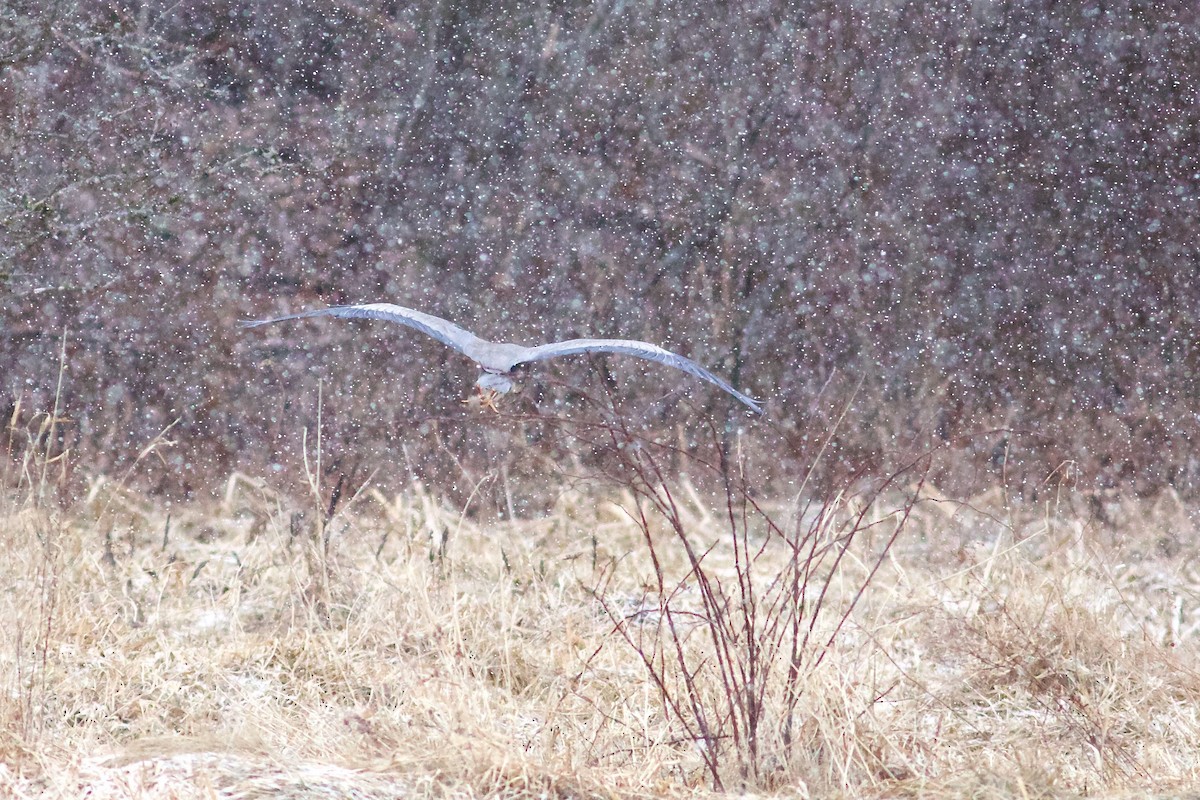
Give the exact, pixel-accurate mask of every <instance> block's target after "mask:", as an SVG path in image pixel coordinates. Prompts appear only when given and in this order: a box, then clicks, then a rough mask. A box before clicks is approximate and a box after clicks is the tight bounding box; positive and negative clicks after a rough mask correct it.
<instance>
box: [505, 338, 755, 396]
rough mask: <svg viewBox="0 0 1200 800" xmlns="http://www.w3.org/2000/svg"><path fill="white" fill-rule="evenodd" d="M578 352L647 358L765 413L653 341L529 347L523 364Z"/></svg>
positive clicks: (585, 341) (596, 341)
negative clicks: (711, 385) (723, 391)
mask: <svg viewBox="0 0 1200 800" xmlns="http://www.w3.org/2000/svg"><path fill="white" fill-rule="evenodd" d="M576 353H620V354H622V355H627V356H636V357H638V358H644V359H646V360H647V361H656V362H658V363H659V364H666V365H667V366H668V367H674V368H675V369H678V370H683V371H684V372H686V373H688V374H689V375H695V376H696V377H697V378H699V379H701V380H704V381H708V382H709V383H711V384H713V385H714V386H720V387H721V388H722V389H724V390H725V391H727V392H729V393H730V394H731V395H733V396H734V397H736V398H737V399H738V400H740V401H741V402H742V403H744V404H745V405H746V406H747V407H748V408H749V409H750V410H752V411H754V412H755V413H756V414H761V413H763V410H762V406H760V405H759V404H758V401H756V400H755V399H754V398H753V397H749V396H748V395H744V394H742V393H741V392H739V391H738V390H737V389H734V388H733V387H732V386H730V385H729V384H728V383H726V382H725V381H723V380H721V379H720V378H718V377H717V376H716V375H713V374H712V373H711V372H709V371H708V370H706V369H705V368H704V367H702V366H700V365H699V364H697V363H696V362H695V361H692V360H691V359H690V358H684V357H683V356H681V355H678V354H676V353H672V352H671V351H670V350H664V349H663V348H661V347H658V346H657V345H653V344H650V343H649V342H638V341H634V340H632V339H570V340H568V341H565V342H554V343H552V344H543V345H541V346H539V347H531V348H529V351H528V355H527V357H526V358H524V359H522V363H524V362H526V361H545V360H546V359H548V358H557V357H558V356H569V355H574V354H576Z"/></svg>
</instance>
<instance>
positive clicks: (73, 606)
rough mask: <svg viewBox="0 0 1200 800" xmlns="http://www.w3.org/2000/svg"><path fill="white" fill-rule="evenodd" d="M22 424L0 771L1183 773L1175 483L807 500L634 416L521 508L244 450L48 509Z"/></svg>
mask: <svg viewBox="0 0 1200 800" xmlns="http://www.w3.org/2000/svg"><path fill="white" fill-rule="evenodd" d="M60 412H61V409H60ZM57 413H59V412H55V413H54V414H51V416H52V417H54V416H56V415H57ZM44 425H45V420H44V419H43V418H41V417H39V416H37V415H30V416H29V417H28V418H26V417H23V416H21V415H14V418H13V420H11V421H10V427H11V428H13V429H14V430H15V429H22V430H28V431H30V432H32V434H36V433H37V431H39V430H41V427H42V426H44ZM599 430H603V429H599ZM609 435H610V436H611V431H609ZM10 440H15V441H25V442H26V443H27V447H28V448H29V449H30V451H29V452H27V453H25V454H21V453H16V454H10V455H13V458H10V463H14V464H17V465H18V467H17V468H16V471H15V472H9V473H6V479H7V480H8V481H9V483H8V487H7V488H6V492H5V495H4V497H3V500H2V502H0V509H2V512H3V513H2V514H0V585H2V586H4V587H5V590H4V591H3V592H2V593H0V603H3V607H2V608H0V614H2V617H3V619H5V620H6V622H7V624H6V625H5V627H4V632H3V634H0V665H2V667H0V680H2V684H0V688H2V694H0V764H2V766H0V794H4V795H6V796H13V797H34V796H39V797H40V796H64V797H65V796H78V795H80V794H81V793H83V792H84V791H86V792H90V793H91V796H94V797H106V796H113V797H117V796H122V797H129V796H133V797H172V796H174V797H192V796H195V797H201V796H203V797H211V796H218V797H266V796H277V797H295V798H313V797H323V796H350V797H379V798H383V797H398V796H401V795H403V796H405V797H412V796H460V795H461V796H479V795H489V794H491V795H504V796H517V797H533V796H537V797H546V796H553V797H563V798H566V797H572V798H577V797H613V796H621V797H634V796H646V795H661V796H684V795H688V796H692V795H697V794H708V793H710V792H712V791H713V789H714V786H717V787H723V788H724V789H725V790H726V791H738V792H773V793H781V794H787V795H797V796H805V797H810V796H811V797H857V796H864V795H876V796H878V795H896V794H909V795H921V796H947V797H949V796H964V795H970V796H974V797H1014V796H1020V797H1051V796H1078V795H1105V794H1110V795H1111V794H1119V793H1136V792H1148V791H1163V792H1166V791H1170V790H1175V789H1178V788H1179V787H1186V786H1190V785H1194V784H1195V782H1196V779H1197V774H1198V769H1200V767H1198V761H1197V755H1196V754H1197V753H1198V752H1200V719H1198V715H1197V712H1196V708H1197V699H1198V698H1200V680H1198V679H1197V678H1198V675H1197V672H1196V670H1195V669H1194V667H1193V665H1194V664H1195V663H1196V659H1195V656H1196V650H1197V646H1196V645H1197V631H1198V630H1200V601H1198V600H1197V598H1198V597H1200V592H1198V590H1200V580H1198V579H1197V575H1196V572H1195V570H1194V567H1193V564H1194V563H1195V556H1196V554H1197V537H1196V528H1195V523H1194V521H1193V518H1192V516H1191V513H1192V510H1191V509H1189V508H1188V507H1187V506H1186V505H1184V504H1183V503H1181V502H1178V500H1177V499H1175V500H1170V499H1167V500H1166V501H1163V500H1160V501H1157V502H1154V503H1151V502H1149V501H1121V500H1120V498H1116V497H1099V498H1092V499H1090V500H1087V499H1085V498H1081V497H1079V496H1077V495H1072V494H1070V493H1067V492H1065V491H1063V492H1056V491H1053V490H1052V488H1053V487H1050V489H1049V490H1048V491H1046V492H1043V493H1042V497H1043V498H1046V497H1049V498H1050V499H1049V500H1048V501H1044V502H1043V503H1041V504H1039V505H1028V504H1026V505H1022V504H1020V503H1018V502H1016V501H1015V500H1012V499H1008V498H1005V497H1003V496H1002V495H999V494H998V495H996V496H994V497H992V496H983V497H980V498H977V499H976V501H975V502H973V503H970V504H963V503H956V502H952V501H950V500H948V499H945V498H941V497H940V496H939V495H938V494H937V492H936V490H935V489H933V488H932V487H928V486H926V487H923V488H922V487H920V486H919V485H917V484H916V483H912V484H904V483H896V484H894V485H891V486H883V485H878V486H876V487H875V488H874V490H873V494H871V495H870V496H869V497H868V499H869V500H870V502H869V503H867V502H863V501H861V499H860V500H855V499H854V498H853V497H852V495H850V494H846V495H844V496H842V497H841V498H838V499H837V500H836V502H834V501H830V502H829V503H827V504H826V505H825V506H824V507H823V508H822V509H820V510H817V511H814V510H813V509H812V508H809V507H808V506H806V505H805V499H804V498H803V497H801V498H799V499H797V498H781V499H771V498H763V497H757V496H755V495H754V494H753V493H752V492H750V491H749V490H748V487H745V486H739V485H738V484H737V480H738V475H739V470H738V468H737V464H738V463H739V462H738V459H737V458H729V459H727V460H726V461H725V462H724V463H719V462H714V466H715V468H717V469H718V471H720V470H724V471H725V472H726V474H728V475H731V476H732V477H731V483H730V484H729V485H727V488H726V490H725V494H724V496H723V497H722V496H721V495H718V496H717V502H716V503H714V502H713V500H712V498H711V497H710V496H708V495H706V493H705V491H704V490H703V489H701V488H699V485H700V484H698V483H696V482H694V481H693V480H692V479H691V478H689V477H688V476H687V475H680V474H670V475H665V474H663V473H662V472H661V471H659V472H655V471H654V469H653V465H654V464H655V463H657V462H654V461H647V460H645V458H644V457H645V455H646V454H647V453H648V452H649V453H650V454H651V455H653V452H652V451H649V450H647V449H646V448H645V447H643V448H641V449H640V450H639V449H638V448H637V447H635V446H634V443H633V442H616V443H615V444H619V445H620V447H619V448H617V449H618V450H620V451H621V452H624V453H626V454H629V453H637V454H639V455H638V456H637V457H636V458H637V459H640V460H634V461H632V462H629V461H627V462H624V464H623V466H622V465H621V464H620V463H618V462H613V463H614V465H615V466H617V467H621V468H623V469H629V468H631V467H633V468H637V469H641V470H642V471H641V472H640V473H632V475H633V477H637V476H638V475H640V478H639V480H642V483H641V484H638V483H637V482H635V481H631V480H628V478H629V477H630V476H631V473H626V474H625V480H624V483H623V484H622V482H621V481H613V482H611V483H609V484H608V485H607V486H606V487H605V488H604V489H603V490H602V491H597V492H588V491H587V490H586V487H584V488H582V489H581V488H567V489H564V490H563V491H562V492H560V493H559V494H558V500H557V503H556V505H555V506H554V507H553V508H551V509H549V510H548V511H547V512H546V513H544V514H540V515H537V516H536V517H533V518H525V519H506V520H503V521H482V522H481V521H479V520H476V519H474V518H472V517H471V516H470V515H469V514H465V513H463V509H461V508H455V507H451V506H449V505H447V504H446V503H445V501H444V500H443V499H441V498H440V497H438V496H436V495H434V494H431V493H429V492H427V491H425V490H423V489H421V488H420V487H419V486H416V485H414V486H412V487H410V488H409V489H408V490H406V491H405V492H403V493H399V494H395V495H391V494H384V493H383V492H381V491H379V490H378V489H375V488H372V487H371V486H370V484H369V481H368V482H361V483H355V482H349V483H347V484H346V485H343V486H341V487H340V488H337V487H336V484H335V486H334V487H331V486H328V485H326V486H324V487H321V486H320V485H319V484H316V483H314V486H313V489H314V491H313V493H312V496H310V497H308V498H302V499H300V500H296V499H293V498H289V497H287V496H285V495H283V494H281V493H280V492H279V491H278V490H277V489H276V488H274V487H272V486H271V485H270V484H269V483H268V482H266V481H264V480H262V479H260V478H256V477H253V476H245V475H235V476H233V477H231V478H230V479H229V481H228V483H227V485H226V487H225V492H224V493H223V496H222V498H221V500H219V501H216V502H209V503H195V504H186V505H168V504H164V503H162V502H160V501H156V500H154V499H153V498H148V497H145V496H142V495H140V494H138V493H137V492H136V491H134V490H133V489H131V488H130V483H129V482H128V481H124V480H122V479H120V478H117V479H105V478H103V477H101V476H93V477H92V479H91V483H90V485H91V490H90V491H89V492H88V494H87V495H86V497H84V498H83V499H81V500H80V501H78V502H72V503H65V504H64V503H63V502H59V501H57V500H56V499H55V494H54V492H52V491H46V492H42V491H38V487H36V486H34V485H33V484H31V483H30V480H31V479H36V480H38V481H40V480H42V479H43V478H42V476H46V478H45V480H46V481H48V482H49V483H47V484H45V485H46V486H52V485H53V484H52V481H50V477H51V476H52V475H53V474H54V467H55V466H56V465H58V464H60V462H59V461H55V459H57V458H58V456H59V454H60V452H61V451H60V450H58V449H56V448H55V446H53V445H52V444H49V442H51V441H52V440H53V437H52V436H50V437H48V436H42V435H30V436H27V437H25V438H24V439H22V438H21V437H12V436H10ZM156 446H165V439H163V440H162V441H159V443H158V445H156ZM724 452H726V453H727V454H728V453H730V452H732V453H735V454H736V448H735V449H733V450H726V451H724ZM153 453H154V450H153V449H149V450H148V452H147V453H146V457H145V458H144V459H143V460H142V462H141V465H140V467H139V468H140V469H156V468H162V467H163V466H164V465H163V462H160V461H158V460H157V459H155V458H153V457H152V456H153ZM31 465H32V466H31ZM39 465H40V466H42V467H47V468H45V469H42V468H37V467H38V466H39ZM76 468H78V469H86V465H77V467H76ZM317 472H318V473H320V470H317ZM612 475H613V476H614V477H620V475H619V472H618V471H617V470H616V469H614V472H613V473H612ZM621 485H624V487H625V488H624V489H622V488H620V486H621ZM860 488H861V487H860ZM335 496H338V497H340V498H341V499H340V500H335ZM856 503H857V505H856ZM806 509H808V510H806ZM776 519H785V520H790V521H791V522H789V524H788V525H787V526H783V525H777V524H776V523H774V522H773V521H774V520H776ZM900 520H903V525H902V526H901V525H900V524H899V521H900ZM835 522H836V523H837V524H834V523H835ZM773 526H774V527H773ZM839 526H841V527H839ZM847 526H848V527H847ZM807 531H812V532H814V538H812V539H811V540H805V539H804V538H803V537H804V535H805V532H807ZM847 532H850V533H853V535H852V536H849V537H848V536H847ZM797 536H799V537H800V538H799V539H797V538H796V537H797ZM789 537H790V538H789ZM805 542H807V544H805ZM805 553H822V554H827V555H826V556H825V558H826V560H824V561H813V560H811V559H808V560H806V559H805V558H804V557H798V554H800V556H803V554H805ZM798 569H799V571H797V570H798ZM805 570H807V571H805ZM748 581H749V583H748ZM801 585H803V586H805V587H807V588H806V589H805V590H804V591H803V592H802V593H799V594H798V593H797V592H798V590H799V589H798V587H800V586H801ZM747 587H749V588H747ZM789 587H793V588H789ZM864 587H865V588H864ZM747 598H752V599H753V600H754V602H753V603H749V604H748V603H745V602H744V601H745V600H746V599H747ZM789 604H790V605H789ZM780 608H788V609H790V611H788V612H787V613H786V614H783V615H782V616H778V615H777V616H775V617H772V616H771V614H772V613H775V614H778V611H777V610H778V609H780ZM772 609H775V610H776V611H772ZM788 614H790V615H791V616H788ZM772 619H776V620H778V624H775V625H774V626H772V625H770V624H767V623H769V622H770V620H772ZM787 630H794V631H797V632H798V633H799V635H800V638H799V640H797V639H794V638H788V636H787V635H781V634H780V631H787ZM808 631H811V632H812V634H811V635H807V632H808ZM772 632H773V633H772ZM772 637H774V638H772ZM797 641H798V642H799V646H797V645H796V644H795V643H796V642H797ZM772 642H776V643H778V644H777V645H776V646H775V649H770V648H769V647H763V645H764V643H766V644H768V645H769V644H771V643H772ZM755 648H758V649H757V650H756V649H755ZM796 653H800V654H801V655H803V658H797V657H796V656H795V654H796ZM754 659H757V661H755V660H754ZM797 665H798V668H795V669H793V667H796V666H797ZM755 670H757V671H755ZM756 703H757V705H755V704H756ZM751 713H752V714H754V715H756V716H755V718H754V719H753V720H752V719H751V718H750V716H749V714H751ZM701 722H703V724H704V726H705V727H704V728H700V727H699V726H700V724H701ZM750 725H758V726H759V727H758V728H757V730H758V731H759V734H758V735H757V736H756V739H755V741H754V743H753V746H751V739H750V733H749V732H750V727H748V726H750ZM714 758H716V760H715V761H714Z"/></svg>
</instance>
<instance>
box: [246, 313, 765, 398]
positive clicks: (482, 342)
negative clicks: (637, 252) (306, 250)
mask: <svg viewBox="0 0 1200 800" xmlns="http://www.w3.org/2000/svg"><path fill="white" fill-rule="evenodd" d="M326 316H328V317H347V318H365V319H382V320H387V321H388V322H398V323H399V324H401V325H407V326H408V327H410V328H415V329H417V330H419V331H421V333H424V334H428V335H429V336H432V337H433V338H434V339H437V340H438V341H439V342H442V343H444V344H448V345H450V346H451V347H453V348H454V349H455V350H457V351H458V352H460V353H462V354H463V355H465V356H466V357H467V358H469V359H471V360H472V361H474V362H475V363H477V364H478V365H479V366H480V367H482V368H483V374H482V375H480V376H479V380H478V381H476V386H477V387H478V391H479V393H480V396H481V397H482V398H483V403H484V404H485V405H486V406H488V407H489V408H492V409H493V410H495V400H496V398H497V396H499V395H501V394H507V393H508V392H509V390H511V389H512V388H513V380H512V379H513V371H514V370H515V369H517V368H518V367H520V366H521V365H523V364H528V363H529V362H531V361H545V360H546V359H548V358H555V357H557V356H568V355H573V354H576V353H622V354H624V355H628V356H637V357H638V358H644V359H646V360H647V361H656V362H658V363H659V364H666V365H667V366H669V367H674V368H675V369H678V370H683V371H684V372H686V373H688V374H690V375H695V376H696V377H697V378H700V379H701V380H705V381H708V382H709V383H711V384H714V385H715V386H719V387H721V388H722V389H724V390H725V391H727V392H729V394H731V395H733V396H734V397H736V398H737V399H738V400H740V401H741V402H742V403H743V404H744V405H745V406H746V407H747V408H749V409H750V410H752V411H754V412H755V413H757V414H761V413H763V410H762V407H761V406H760V405H759V404H758V403H757V402H756V401H755V400H754V398H752V397H749V396H747V395H744V394H742V393H741V392H739V391H738V390H737V389H734V388H733V387H732V386H730V385H729V384H728V383H726V382H725V381H723V380H721V379H720V378H718V377H717V376H716V375H713V374H712V373H711V372H709V371H708V370H706V369H705V368H704V367H702V366H700V365H699V364H697V363H696V362H695V361H692V360H691V359H689V358H684V357H683V356H681V355H677V354H675V353H672V352H671V351H670V350H664V349H663V348H661V347H658V346H657V345H653V344H650V343H649V342H639V341H634V340H632V339H568V340H567V341H565V342H553V343H551V344H543V345H538V346H537V347H524V346H522V345H519V344H509V343H508V342H489V341H487V340H486V339H480V338H479V337H478V336H476V335H475V334H473V333H471V332H470V331H468V330H465V329H464V328H460V327H458V326H457V325H455V324H454V323H453V322H450V321H449V320H444V319H442V318H441V317H435V316H433V315H432V314H425V313H423V312H421V311H416V310H414V309H411V308H405V307H404V306H398V305H393V304H392V303H366V304H363V305H354V306H331V307H330V308H320V309H316V310H315V311H303V312H301V313H299V314H288V315H287V316H283V317H273V318H271V319H260V320H255V321H253V322H246V323H243V326H244V327H246V328H255V327H257V326H259V325H268V324H270V323H272V322H283V321H284V320H289V319H306V318H308V317H326Z"/></svg>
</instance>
